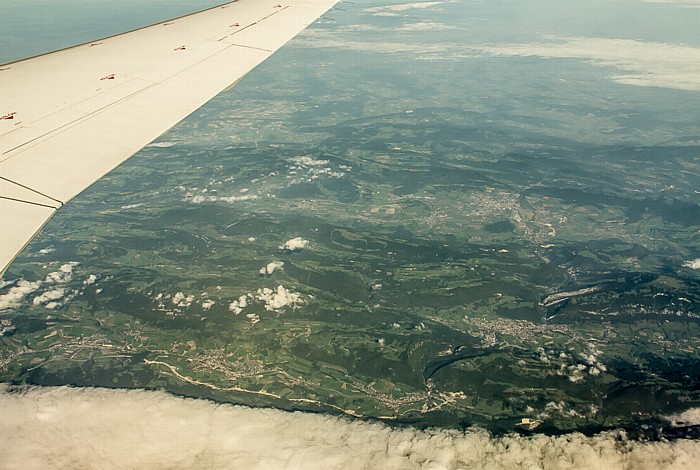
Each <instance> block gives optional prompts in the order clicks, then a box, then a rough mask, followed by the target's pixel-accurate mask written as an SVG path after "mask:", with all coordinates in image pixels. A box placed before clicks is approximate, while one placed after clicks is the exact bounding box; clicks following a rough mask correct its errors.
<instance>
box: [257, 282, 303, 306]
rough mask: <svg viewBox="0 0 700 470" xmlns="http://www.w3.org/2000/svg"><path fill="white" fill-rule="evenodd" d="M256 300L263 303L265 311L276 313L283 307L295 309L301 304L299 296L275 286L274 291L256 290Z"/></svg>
mask: <svg viewBox="0 0 700 470" xmlns="http://www.w3.org/2000/svg"><path fill="white" fill-rule="evenodd" d="M256 297H257V299H258V300H260V301H262V302H264V303H265V310H268V311H278V310H280V309H282V308H284V307H287V306H290V307H295V306H297V305H298V304H301V303H303V301H302V300H301V294H299V293H297V292H292V291H290V290H287V289H286V288H285V287H284V286H281V285H280V286H277V289H276V290H272V289H269V288H267V287H265V288H263V289H258V293H257V296H256Z"/></svg>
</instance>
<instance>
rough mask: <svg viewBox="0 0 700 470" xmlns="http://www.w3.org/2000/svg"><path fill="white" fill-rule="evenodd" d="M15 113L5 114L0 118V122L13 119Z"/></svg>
mask: <svg viewBox="0 0 700 470" xmlns="http://www.w3.org/2000/svg"><path fill="white" fill-rule="evenodd" d="M16 115H17V113H9V114H5V115H4V116H2V117H0V121H9V120H10V119H14V118H15V116H16Z"/></svg>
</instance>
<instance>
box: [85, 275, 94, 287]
mask: <svg viewBox="0 0 700 470" xmlns="http://www.w3.org/2000/svg"><path fill="white" fill-rule="evenodd" d="M96 282H97V276H95V275H94V274H90V275H89V276H88V277H87V279H85V280H84V281H83V285H84V286H91V285H93V284H94V283H96Z"/></svg>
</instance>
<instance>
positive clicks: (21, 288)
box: [0, 279, 41, 311]
mask: <svg viewBox="0 0 700 470" xmlns="http://www.w3.org/2000/svg"><path fill="white" fill-rule="evenodd" d="M39 287H41V281H36V282H30V281H25V280H24V279H21V280H19V281H18V282H17V284H16V285H14V286H12V287H11V288H10V290H9V291H8V292H7V294H3V295H0V311H2V310H9V309H13V308H18V307H19V306H20V305H22V301H23V300H24V298H25V297H26V296H27V295H29V294H31V293H32V292H34V291H36V290H37V289H38V288H39Z"/></svg>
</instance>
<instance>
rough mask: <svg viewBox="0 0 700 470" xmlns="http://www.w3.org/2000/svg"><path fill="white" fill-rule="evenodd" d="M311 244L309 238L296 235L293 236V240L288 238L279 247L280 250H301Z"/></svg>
mask: <svg viewBox="0 0 700 470" xmlns="http://www.w3.org/2000/svg"><path fill="white" fill-rule="evenodd" d="M308 244H309V241H308V240H304V239H303V238H301V237H296V238H292V239H291V240H287V241H286V242H284V245H282V246H280V247H278V248H279V249H280V250H287V251H299V250H303V249H304V248H306V247H307V246H308Z"/></svg>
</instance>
